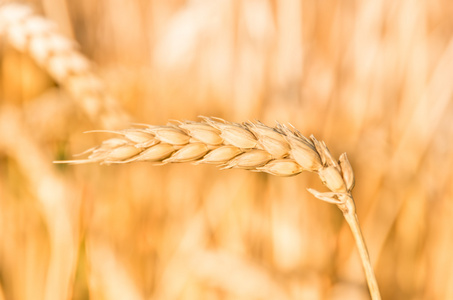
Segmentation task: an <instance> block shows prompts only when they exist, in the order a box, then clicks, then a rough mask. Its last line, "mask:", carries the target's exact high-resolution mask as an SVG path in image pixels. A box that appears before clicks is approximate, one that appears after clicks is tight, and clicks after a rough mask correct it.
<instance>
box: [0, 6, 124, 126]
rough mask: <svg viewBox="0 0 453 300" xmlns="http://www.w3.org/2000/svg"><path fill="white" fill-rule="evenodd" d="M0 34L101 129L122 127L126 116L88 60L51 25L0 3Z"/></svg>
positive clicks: (24, 10) (29, 12) (27, 11)
mask: <svg viewBox="0 0 453 300" xmlns="http://www.w3.org/2000/svg"><path fill="white" fill-rule="evenodd" d="M0 35H4V36H5V37H6V38H7V40H8V41H9V43H10V44H11V45H12V46H13V47H14V48H16V49H17V50H19V51H21V52H24V53H28V54H29V55H30V56H31V57H32V58H33V59H34V60H35V62H36V63H37V64H38V65H40V66H41V67H42V68H43V69H45V70H46V71H47V72H48V73H49V75H50V76H51V77H52V78H53V79H54V80H55V81H56V82H57V83H59V84H60V85H62V86H63V87H65V88H66V89H67V90H68V91H69V92H70V94H71V95H72V96H73V98H74V99H75V100H76V102H77V103H78V105H79V106H80V107H81V108H82V109H83V111H84V112H85V113H86V114H87V115H88V116H89V117H90V118H91V119H92V120H94V121H96V122H99V123H100V124H101V125H102V126H104V127H105V128H119V127H121V126H124V124H125V122H126V120H127V119H128V117H127V115H126V113H124V112H123V111H122V110H121V108H120V107H119V106H118V104H117V103H116V101H115V100H114V99H113V98H112V97H110V96H109V95H108V93H106V91H105V88H104V86H103V84H102V80H101V79H100V78H99V77H98V76H97V75H96V73H95V71H94V67H93V64H92V63H91V62H90V60H89V59H88V58H86V57H85V56H84V55H83V54H81V53H80V51H79V49H78V45H77V44H76V43H75V42H74V41H73V40H71V39H69V38H67V37H65V36H64V35H62V34H61V33H60V32H59V31H58V28H57V25H56V24H55V23H53V22H52V21H50V20H48V19H46V18H44V17H42V16H39V15H37V14H35V13H34V11H33V9H31V7H29V6H28V5H27V4H25V3H14V2H13V3H8V2H6V3H1V2H0Z"/></svg>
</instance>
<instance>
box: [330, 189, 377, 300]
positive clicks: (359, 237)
mask: <svg viewBox="0 0 453 300" xmlns="http://www.w3.org/2000/svg"><path fill="white" fill-rule="evenodd" d="M345 201H346V203H345V204H344V205H339V208H340V210H341V211H342V212H343V216H344V218H345V219H346V222H347V223H348V225H349V228H350V229H351V232H352V235H353V236H354V240H355V243H356V246H357V250H358V251H359V255H360V259H361V261H362V266H363V268H364V270H365V276H366V280H367V283H368V288H369V290H370V294H371V299H372V300H380V299H381V295H380V292H379V287H378V284H377V280H376V276H375V275H374V270H373V267H372V265H371V260H370V255H369V253H368V249H367V246H366V243H365V239H364V237H363V234H362V230H361V229H360V224H359V219H358V218H357V213H356V211H355V204H354V200H353V199H352V197H350V198H348V199H346V200H345Z"/></svg>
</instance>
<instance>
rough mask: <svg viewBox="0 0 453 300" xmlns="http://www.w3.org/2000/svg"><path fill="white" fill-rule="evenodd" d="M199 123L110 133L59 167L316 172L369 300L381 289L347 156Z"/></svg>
mask: <svg viewBox="0 0 453 300" xmlns="http://www.w3.org/2000/svg"><path fill="white" fill-rule="evenodd" d="M201 118H202V121H201V122H192V121H184V122H179V121H173V122H170V123H169V124H167V125H165V126H150V125H141V128H131V129H126V130H121V131H108V130H95V131H91V132H110V133H113V134H115V135H116V137H114V138H111V139H108V140H106V141H104V142H102V144H101V145H99V146H97V147H94V148H91V149H88V150H87V151H85V152H84V153H82V154H88V158H86V159H79V160H67V161H57V163H71V164H83V163H92V162H98V163H101V164H124V163H131V162H137V161H148V162H152V163H154V164H159V165H162V164H167V163H182V162H192V163H194V164H200V163H206V164H216V165H219V166H220V168H221V169H231V168H241V169H247V170H251V171H255V172H266V173H269V174H272V175H277V176H293V175H297V174H299V173H301V172H302V171H310V172H315V173H317V174H318V176H319V177H320V178H321V180H322V182H323V183H324V185H325V186H326V187H327V188H328V189H329V190H330V192H318V191H316V190H314V189H308V191H309V192H310V193H312V194H313V195H314V196H315V197H316V198H318V199H320V200H323V201H326V202H329V203H333V204H336V205H337V206H338V208H339V209H340V210H341V211H342V212H343V215H344V217H345V219H346V221H347V223H348V225H349V226H350V228H351V231H352V233H353V236H354V239H355V241H356V244H357V247H358V249H359V254H360V257H361V260H362V264H363V267H364V269H365V275H366V279H367V282H368V287H369V289H370V293H371V296H372V299H373V300H376V299H380V294H379V288H378V285H377V282H376V278H375V275H374V271H373V268H372V266H371V262H370V258H369V254H368V250H367V248H366V244H365V241H364V238H363V235H362V232H361V229H360V226H359V222H358V219H357V215H356V209H355V203H354V200H353V198H352V193H351V192H352V189H353V187H354V182H355V180H354V173H353V170H352V167H351V165H350V163H349V161H348V158H347V156H346V153H343V154H341V156H340V159H339V160H338V161H336V160H335V159H334V158H333V157H332V155H331V154H330V151H329V150H328V148H327V146H326V144H325V143H324V142H322V141H318V140H317V139H316V138H315V137H314V136H311V137H310V138H306V137H304V136H303V135H302V134H301V133H300V132H299V131H298V130H296V129H295V128H293V127H292V126H291V127H288V126H285V125H283V124H277V125H276V126H275V127H268V126H266V125H264V124H262V123H260V122H245V123H241V124H239V123H230V122H226V121H224V120H222V119H219V118H208V117H201Z"/></svg>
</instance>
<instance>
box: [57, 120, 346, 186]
mask: <svg viewBox="0 0 453 300" xmlns="http://www.w3.org/2000/svg"><path fill="white" fill-rule="evenodd" d="M200 118H201V121H199V122H195V121H172V122H171V123H168V124H166V125H160V126H155V125H146V124H139V125H138V126H137V128H129V129H124V130H118V131H113V130H92V131H89V132H101V133H111V134H114V135H115V136H114V137H113V138H110V139H107V140H105V141H103V142H102V143H101V144H100V145H98V146H96V147H93V148H90V149H88V150H87V151H85V152H83V153H82V155H88V157H87V158H84V159H74V160H67V161H56V162H55V163H69V164H85V163H101V164H124V163H132V162H137V161H142V162H151V163H154V164H160V165H161V164H168V163H182V162H192V163H194V164H201V163H206V164H215V165H218V166H219V167H220V168H221V169H231V168H241V169H247V170H251V171H255V172H266V173H269V174H272V175H276V176H294V175H297V174H299V173H301V172H302V171H311V172H316V173H318V174H319V176H320V177H321V179H322V181H323V182H324V184H325V185H326V186H327V187H328V188H329V189H330V190H331V191H332V192H338V193H341V192H348V191H350V190H351V189H352V188H353V185H354V174H353V172H352V168H351V166H350V164H349V161H348V160H347V157H346V155H345V154H343V155H342V156H341V157H340V160H339V161H335V160H334V159H333V158H332V155H331V154H330V152H329V150H328V149H327V147H326V145H325V143H324V142H320V141H318V140H317V139H316V138H315V137H313V136H311V137H310V138H307V137H305V136H303V135H302V134H301V133H300V132H299V131H298V130H296V129H295V128H294V127H293V126H285V125H283V124H277V125H276V126H275V127H269V126H266V125H264V124H263V123H261V122H258V121H257V122H244V123H232V122H227V121H225V120H222V119H219V118H212V117H203V116H202V117H200Z"/></svg>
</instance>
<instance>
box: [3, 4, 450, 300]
mask: <svg viewBox="0 0 453 300" xmlns="http://www.w3.org/2000/svg"><path fill="white" fill-rule="evenodd" d="M4 3H5V2H3V4H4ZM21 3H24V4H25V5H31V6H32V7H33V9H34V11H35V12H36V13H37V14H38V15H43V16H45V17H46V18H47V19H49V20H52V21H53V22H55V23H56V24H57V25H58V27H59V30H60V31H61V32H62V33H63V34H64V35H65V36H67V37H69V38H71V39H73V40H75V41H76V42H77V43H78V44H79V49H80V51H81V52H82V53H84V54H85V55H86V56H87V57H88V58H89V59H90V60H91V61H92V62H93V63H94V65H95V68H94V71H95V72H96V73H97V74H98V76H99V78H101V79H102V81H103V88H102V93H103V94H102V95H100V96H99V97H100V98H101V100H102V97H107V96H106V95H110V96H109V97H111V98H112V99H115V100H116V101H117V102H118V103H119V104H120V105H121V106H122V107H123V112H124V113H125V114H128V115H129V116H130V121H131V122H135V123H148V124H165V123H167V121H168V120H171V119H177V120H183V119H187V120H197V116H199V115H206V116H216V117H221V118H224V119H226V120H229V121H233V122H242V121H248V120H255V119H258V120H260V121H262V122H264V123H266V124H268V125H272V124H274V122H275V121H279V122H282V123H291V124H293V125H294V126H295V127H296V128H298V129H299V130H300V131H301V132H302V133H303V134H305V135H310V134H314V135H315V136H316V137H317V138H318V139H322V140H324V141H325V142H326V144H327V145H328V146H329V148H330V150H331V152H332V153H333V154H334V155H335V156H336V157H338V156H339V155H340V154H341V153H342V152H347V153H348V157H349V159H350V161H351V163H352V166H353V168H354V170H355V174H356V188H355V190H354V197H355V200H356V205H357V210H358V216H359V220H360V222H361V224H362V226H363V232H364V235H365V239H366V241H367V244H368V248H369V251H370V255H371V259H372V261H373V264H374V266H375V271H376V275H377V280H378V283H379V285H380V288H381V293H382V296H383V298H384V299H427V300H431V299H453V259H452V257H453V221H452V220H453V184H452V183H453V180H452V178H453V176H452V172H453V171H452V170H453V150H452V147H453V125H452V122H453V106H452V102H453V101H452V99H453V98H452V96H453V81H452V80H453V2H451V1H448V0H419V1H415V0H400V1H391V0H383V1H377V0H373V1H353V0H346V1H344V0H330V1H317V0H307V1H305V0H304V1H295V0H269V1H267V0H244V1H239V0H185V1H184V0H166V1H162V0H148V1H146V0H134V1H131V0H129V1H125V0H111V1H105V0H104V1H90V0H79V1H65V0H43V1H29V2H26V1H25V2H24V1H22V2H21ZM0 5H1V4H0ZM0 21H1V20H0ZM98 92H99V91H98ZM104 93H105V94H104ZM77 97H80V95H77V93H74V92H68V89H66V88H65V86H64V84H62V83H61V82H60V81H58V80H56V79H55V78H54V77H53V76H52V75H51V72H49V71H48V70H47V69H46V67H45V66H42V65H40V64H38V63H36V61H35V59H34V58H33V55H30V53H28V52H27V51H21V50H20V49H19V50H18V49H17V47H15V46H14V45H13V44H12V43H10V42H9V41H8V38H6V34H5V33H4V34H3V35H2V36H1V37H0V299H2V300H3V299H5V300H7V299H14V300H25V299H56V300H57V299H75V300H82V299H96V300H97V299H105V300H107V299H156V300H157V299H164V300H167V299H168V300H172V299H225V300H226V299H247V300H248V299H263V300H264V299H369V294H368V290H367V287H366V283H365V280H364V273H363V271H362V267H361V265H360V261H359V257H358V254H357V252H356V249H355V245H354V242H353V239H352V237H351V234H350V230H349V228H348V227H347V225H346V224H345V222H344V221H343V219H342V215H341V212H340V211H339V210H338V209H337V208H336V207H335V206H334V205H331V204H328V203H324V202H321V201H319V200H317V199H315V198H314V197H312V196H311V195H310V194H309V193H308V192H307V191H306V188H307V187H312V188H316V189H320V190H323V187H322V184H321V183H320V182H319V178H317V176H316V175H315V174H310V173H302V174H301V175H299V176H296V177H291V178H278V177H274V176H271V175H266V174H257V173H252V172H248V171H243V170H229V171H219V170H217V169H216V168H215V167H213V166H193V165H190V164H176V165H169V166H161V167H156V166H151V165H149V164H146V163H135V164H129V165H118V166H99V165H95V164H93V165H80V166H79V165H78V166H62V165H54V164H52V161H53V160H56V159H70V158H71V157H72V155H74V154H77V153H80V152H82V151H83V150H85V149H88V148H90V147H92V146H94V145H96V144H97V143H99V142H100V141H102V140H103V139H106V138H108V137H110V136H109V135H108V134H83V132H84V131H86V130H92V129H99V128H106V126H105V124H101V122H98V120H97V119H96V117H94V118H90V117H89V114H87V113H86V111H85V110H84V108H83V107H82V106H81V105H79V103H80V102H78V101H79V100H80V99H77Z"/></svg>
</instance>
